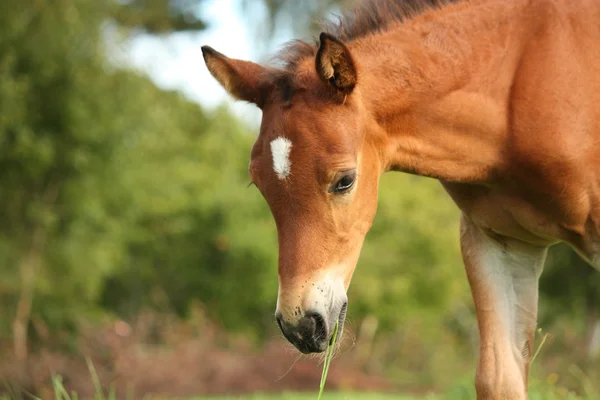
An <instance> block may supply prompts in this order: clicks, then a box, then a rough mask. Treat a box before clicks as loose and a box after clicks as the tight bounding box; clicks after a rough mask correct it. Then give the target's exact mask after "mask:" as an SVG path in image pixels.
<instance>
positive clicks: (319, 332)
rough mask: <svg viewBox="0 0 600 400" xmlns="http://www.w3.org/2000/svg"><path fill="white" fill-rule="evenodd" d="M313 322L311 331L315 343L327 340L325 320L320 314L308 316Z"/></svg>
mask: <svg viewBox="0 0 600 400" xmlns="http://www.w3.org/2000/svg"><path fill="white" fill-rule="evenodd" d="M306 317H307V318H309V319H310V320H311V324H310V325H312V326H311V328H312V329H311V330H312V332H311V333H312V334H313V338H314V341H315V342H319V341H320V340H322V339H325V338H327V326H326V325H325V319H324V318H323V316H322V315H321V314H319V313H309V314H307V315H306Z"/></svg>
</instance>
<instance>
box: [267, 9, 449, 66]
mask: <svg viewBox="0 0 600 400" xmlns="http://www.w3.org/2000/svg"><path fill="white" fill-rule="evenodd" d="M457 1H460V0H363V1H362V2H361V5H360V6H359V7H357V8H355V9H354V10H352V11H350V12H346V13H344V14H342V15H341V16H337V18H336V21H330V22H327V23H325V24H324V25H323V30H324V31H325V32H327V33H330V34H332V35H333V36H335V37H337V38H338V39H340V40H342V41H345V42H348V41H352V40H356V39H360V38H363V37H366V36H369V35H373V34H377V33H381V32H385V31H387V30H388V29H390V27H392V26H394V25H395V24H397V23H402V22H403V21H405V20H407V19H411V18H414V17H415V16H417V15H419V14H421V13H423V12H425V11H427V10H430V9H436V8H441V7H443V6H444V5H446V4H449V3H454V2H457ZM317 49H318V41H317V40H314V41H313V42H312V43H311V42H307V41H304V40H293V41H291V42H289V43H287V44H286V45H284V47H283V49H282V50H281V51H279V53H278V54H277V55H276V56H275V57H274V61H275V62H276V63H278V64H281V65H282V66H283V68H284V71H286V72H288V73H294V71H295V70H296V68H297V67H298V65H299V64H300V62H301V61H302V60H304V59H305V58H307V57H314V56H315V54H316V52H317Z"/></svg>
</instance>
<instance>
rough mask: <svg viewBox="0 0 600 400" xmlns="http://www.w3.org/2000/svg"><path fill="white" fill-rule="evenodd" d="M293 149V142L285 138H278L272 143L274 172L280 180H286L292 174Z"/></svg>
mask: <svg viewBox="0 0 600 400" xmlns="http://www.w3.org/2000/svg"><path fill="white" fill-rule="evenodd" d="M291 149H292V142H291V141H290V140H289V139H286V138H284V137H278V138H277V139H274V140H273V141H272V142H271V154H272V155H273V170H274V171H275V173H276V174H277V177H278V178H279V179H285V178H287V176H288V175H289V174H290V171H291V168H292V162H291V161H290V150H291Z"/></svg>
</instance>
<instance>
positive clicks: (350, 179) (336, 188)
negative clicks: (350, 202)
mask: <svg viewBox="0 0 600 400" xmlns="http://www.w3.org/2000/svg"><path fill="white" fill-rule="evenodd" d="M355 181H356V171H350V172H347V173H346V174H345V175H343V176H342V177H341V178H340V179H338V180H337V181H336V182H335V183H334V184H333V186H331V188H329V192H330V193H344V192H346V191H348V190H349V189H350V188H351V187H352V186H353V185H354V182H355Z"/></svg>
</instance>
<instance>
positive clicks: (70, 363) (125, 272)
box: [0, 0, 600, 398]
mask: <svg viewBox="0 0 600 400" xmlns="http://www.w3.org/2000/svg"><path fill="white" fill-rule="evenodd" d="M354 3H356V1H351V0H322V1H317V0H303V1H296V0H107V1H89V0H53V1H50V0H23V1H21V2H20V3H19V5H18V6H17V5H16V3H13V4H9V2H2V4H1V5H0V379H1V381H2V383H3V385H0V392H1V391H3V390H5V391H6V390H13V391H15V390H27V391H29V392H30V393H34V394H37V395H38V396H40V397H42V398H48V397H50V396H49V395H48V394H49V393H50V392H49V391H50V390H51V377H52V376H53V374H58V375H60V376H62V379H63V382H64V383H65V385H66V386H67V387H68V388H72V389H74V390H77V391H79V392H80V393H81V394H82V395H84V394H86V393H91V391H92V382H91V380H90V376H89V372H88V369H87V366H86V359H89V360H91V361H92V362H93V365H94V367H95V369H96V371H97V373H98V376H99V379H100V381H101V382H102V384H103V385H110V384H113V385H115V388H116V390H117V392H118V393H128V394H130V395H132V396H133V397H138V396H139V397H140V398H141V397H142V396H144V395H149V394H162V395H169V396H188V395H201V396H202V395H208V394H224V393H229V394H240V393H250V392H277V391H283V390H296V391H297V390H300V391H315V390H316V388H317V387H318V383H319V379H320V375H321V372H320V368H321V364H320V360H319V359H315V358H311V357H307V356H302V357H300V356H299V355H298V354H297V353H296V352H295V351H294V350H293V349H292V348H291V345H288V344H287V343H286V342H285V340H284V339H283V338H282V337H281V336H280V334H279V332H278V329H277V327H276V324H275V322H274V317H273V313H274V309H275V301H276V294H277V272H276V268H277V265H276V262H277V238H276V232H275V225H274V222H273V220H272V217H271V215H270V213H269V210H268V208H267V205H266V203H265V202H264V200H263V199H262V198H261V196H260V194H259V192H258V191H257V190H256V189H255V188H247V184H248V183H249V178H248V175H247V165H248V159H249V153H250V148H251V145H252V143H253V140H254V138H255V137H256V135H257V129H258V124H259V122H260V113H259V111H258V110H257V109H255V108H254V107H253V106H249V105H245V104H241V103H234V102H232V101H231V100H230V99H229V97H228V96H227V95H226V93H225V92H224V91H223V90H222V89H221V88H220V87H219V86H218V84H217V83H216V81H215V80H214V79H213V78H212V77H211V76H210V75H209V73H208V71H207V69H206V67H205V65H204V62H203V60H202V55H201V51H200V46H201V45H204V44H208V45H210V46H212V47H214V48H215V49H217V50H219V51H221V52H223V53H225V54H226V55H228V56H231V57H236V58H244V59H250V60H253V61H258V62H267V61H268V60H269V56H270V55H272V54H273V52H274V51H275V50H276V49H278V48H279V47H280V46H281V45H282V44H283V43H285V42H286V41H288V40H290V39H292V38H296V37H301V38H306V39H310V38H311V37H312V36H314V35H316V34H317V33H318V32H319V30H318V25H317V24H315V23H313V22H311V21H314V20H317V21H318V20H319V19H322V18H328V17H329V16H330V15H331V13H334V14H335V13H338V12H339V10H340V9H342V8H346V7H351V6H352V5H353V4H354ZM349 298H350V303H349V317H348V318H349V322H348V324H347V328H346V330H345V339H344V342H343V346H342V348H341V350H340V351H339V354H338V355H337V358H336V359H334V361H333V363H332V367H331V370H330V377H329V380H328V387H329V388H331V389H336V390H338V389H339V390H379V391H402V392H407V393H426V392H430V391H431V392H447V391H452V390H453V388H457V387H459V386H461V385H463V384H466V385H470V384H471V382H472V379H473V378H472V377H473V373H474V366H475V359H476V355H477V329H476V321H475V317H474V312H473V306H472V301H471V297H470V292H469V288H468V285H467V280H466V276H465V273H464V271H463V266H462V262H461V259H460V255H459V246H458V211H457V209H456V207H455V206H454V205H453V204H452V203H451V202H450V200H449V199H448V197H447V196H446V194H445V192H444V191H443V190H442V188H441V186H440V185H439V184H438V183H437V182H436V181H433V180H430V179H426V178H419V177H414V176H409V175H405V174H400V173H390V174H386V175H385V176H384V178H383V181H382V188H381V193H380V202H379V211H378V214H377V217H376V219H375V223H374V225H373V228H372V230H371V232H370V233H369V234H368V236H367V240H366V244H365V246H364V250H363V252H362V256H361V259H360V261H359V265H358V267H357V272H356V273H355V276H354V280H353V284H352V285H351V287H350V290H349ZM540 300H541V302H540V318H539V322H540V324H539V326H540V327H541V328H542V332H541V333H539V334H538V343H539V342H540V341H541V339H542V338H543V337H544V335H545V334H547V333H548V334H549V336H547V340H546V342H545V344H544V346H543V348H542V350H541V351H540V353H539V355H538V356H537V359H536V360H535V363H534V365H533V371H532V374H533V376H534V379H538V380H540V381H544V382H550V383H556V384H558V385H562V386H564V387H567V388H570V389H573V390H576V391H579V392H583V391H585V390H586V384H587V382H598V381H600V274H599V273H597V272H595V271H594V270H593V269H592V268H590V267H589V266H587V265H586V264H585V263H584V262H583V261H581V260H580V259H579V258H578V256H577V255H576V254H574V253H573V252H572V251H571V250H569V249H568V248H567V247H564V246H557V247H555V248H553V250H552V252H551V255H550V259H549V261H548V263H547V266H546V271H545V274H544V275H543V278H542V282H541V299H540ZM15 388H17V389H15Z"/></svg>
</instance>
